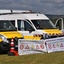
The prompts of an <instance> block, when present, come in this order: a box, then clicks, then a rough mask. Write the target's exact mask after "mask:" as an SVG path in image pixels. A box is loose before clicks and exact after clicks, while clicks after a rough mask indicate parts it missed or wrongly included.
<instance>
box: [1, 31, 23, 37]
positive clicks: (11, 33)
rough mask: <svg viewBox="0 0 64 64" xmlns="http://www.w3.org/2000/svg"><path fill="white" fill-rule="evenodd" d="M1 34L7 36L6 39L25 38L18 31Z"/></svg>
mask: <svg viewBox="0 0 64 64" xmlns="http://www.w3.org/2000/svg"><path fill="white" fill-rule="evenodd" d="M0 34H2V35H3V36H5V37H6V38H15V37H17V38H21V37H23V35H22V34H20V33H19V32H17V31H10V32H0Z"/></svg>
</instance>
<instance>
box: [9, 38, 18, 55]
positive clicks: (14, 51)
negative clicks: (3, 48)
mask: <svg viewBox="0 0 64 64" xmlns="http://www.w3.org/2000/svg"><path fill="white" fill-rule="evenodd" d="M8 55H10V56H18V52H17V51H16V50H15V47H14V39H13V38H12V39H11V43H10V52H8Z"/></svg>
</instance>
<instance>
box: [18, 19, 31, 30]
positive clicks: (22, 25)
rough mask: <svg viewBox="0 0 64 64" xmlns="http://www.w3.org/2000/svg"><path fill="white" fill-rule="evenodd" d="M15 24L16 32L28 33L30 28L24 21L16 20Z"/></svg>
mask: <svg viewBox="0 0 64 64" xmlns="http://www.w3.org/2000/svg"><path fill="white" fill-rule="evenodd" d="M17 24H18V30H22V31H29V29H30V28H32V26H31V25H30V24H29V23H28V22H26V21H24V20H18V22H17Z"/></svg>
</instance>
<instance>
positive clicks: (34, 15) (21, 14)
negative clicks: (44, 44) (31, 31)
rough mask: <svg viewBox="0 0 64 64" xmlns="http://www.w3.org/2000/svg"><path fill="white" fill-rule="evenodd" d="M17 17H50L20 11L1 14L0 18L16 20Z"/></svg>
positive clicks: (31, 18)
mask: <svg viewBox="0 0 64 64" xmlns="http://www.w3.org/2000/svg"><path fill="white" fill-rule="evenodd" d="M15 19H23V20H24V19H29V20H34V19H48V17H47V16H45V15H44V14H40V13H18V14H5V15H0V20H15Z"/></svg>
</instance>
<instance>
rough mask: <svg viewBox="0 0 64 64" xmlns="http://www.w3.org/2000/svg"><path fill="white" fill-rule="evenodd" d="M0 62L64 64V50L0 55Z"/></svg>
mask: <svg viewBox="0 0 64 64" xmlns="http://www.w3.org/2000/svg"><path fill="white" fill-rule="evenodd" d="M0 64H64V52H55V53H45V54H31V55H22V56H8V54H4V55H0Z"/></svg>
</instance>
